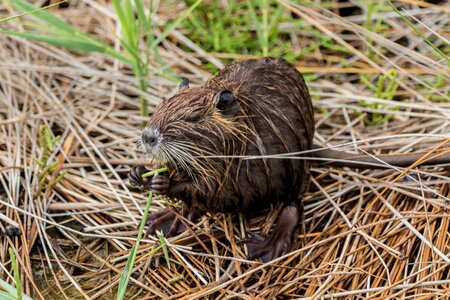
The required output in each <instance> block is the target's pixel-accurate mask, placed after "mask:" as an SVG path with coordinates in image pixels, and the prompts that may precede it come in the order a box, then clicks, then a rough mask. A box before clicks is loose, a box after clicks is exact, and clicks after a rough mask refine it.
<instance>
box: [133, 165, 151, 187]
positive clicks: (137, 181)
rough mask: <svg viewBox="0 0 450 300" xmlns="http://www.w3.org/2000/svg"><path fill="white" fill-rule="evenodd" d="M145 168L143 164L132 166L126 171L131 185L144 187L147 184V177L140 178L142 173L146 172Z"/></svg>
mask: <svg viewBox="0 0 450 300" xmlns="http://www.w3.org/2000/svg"><path fill="white" fill-rule="evenodd" d="M148 171H149V170H147V169H146V168H145V167H143V166H137V167H133V168H132V169H131V170H130V172H129V173H128V180H129V181H130V184H131V185H132V186H139V187H146V186H147V185H148V184H149V181H150V179H149V178H142V174H145V173H147V172H148Z"/></svg>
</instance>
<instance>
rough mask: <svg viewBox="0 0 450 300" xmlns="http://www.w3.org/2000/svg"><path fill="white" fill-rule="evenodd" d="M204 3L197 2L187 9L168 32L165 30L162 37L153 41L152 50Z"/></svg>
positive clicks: (198, 0)
mask: <svg viewBox="0 0 450 300" xmlns="http://www.w3.org/2000/svg"><path fill="white" fill-rule="evenodd" d="M201 2H202V0H197V1H195V2H194V4H192V5H191V6H190V7H189V8H188V9H186V10H185V11H184V12H183V14H182V15H181V16H179V17H178V19H176V20H175V21H174V22H173V23H171V24H170V25H169V26H168V27H167V28H166V30H164V32H163V33H161V35H160V36H159V37H158V38H157V39H155V40H154V41H153V43H152V44H151V46H150V47H151V48H153V47H156V46H157V45H158V44H159V43H160V42H162V41H163V40H164V39H165V38H166V37H167V36H168V35H169V34H170V33H171V32H172V31H173V30H174V29H175V28H176V27H177V26H178V25H179V24H180V23H181V22H183V20H184V19H185V18H186V17H187V16H188V15H189V14H190V13H191V12H192V11H193V10H194V9H195V8H196V7H197V6H198V5H199V4H200V3H201Z"/></svg>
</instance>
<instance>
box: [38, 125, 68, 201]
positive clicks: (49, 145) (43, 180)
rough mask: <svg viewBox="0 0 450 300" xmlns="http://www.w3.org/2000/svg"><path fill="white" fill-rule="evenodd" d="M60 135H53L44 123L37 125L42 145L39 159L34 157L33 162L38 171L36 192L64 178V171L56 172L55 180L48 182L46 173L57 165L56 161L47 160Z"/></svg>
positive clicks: (51, 172) (49, 172)
mask: <svg viewBox="0 0 450 300" xmlns="http://www.w3.org/2000/svg"><path fill="white" fill-rule="evenodd" d="M60 139H61V136H56V137H53V136H52V133H51V131H50V129H49V128H48V127H47V126H46V125H41V126H39V141H40V143H41V147H42V156H41V158H40V159H37V158H35V159H34V162H35V163H36V164H37V165H38V166H39V172H38V175H37V176H38V181H39V186H38V192H41V191H43V190H45V189H47V188H52V187H53V186H55V185H56V184H58V183H59V182H60V181H61V179H63V178H64V176H65V175H66V172H64V171H63V172H61V173H60V174H58V177H57V178H56V180H54V181H52V182H49V181H48V179H47V178H48V175H52V174H53V173H54V172H55V170H56V167H57V165H58V161H49V157H50V154H51V153H52V152H53V151H54V146H55V144H57V143H58V142H59V140H60Z"/></svg>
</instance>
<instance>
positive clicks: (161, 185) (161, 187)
mask: <svg viewBox="0 0 450 300" xmlns="http://www.w3.org/2000/svg"><path fill="white" fill-rule="evenodd" d="M169 186H170V180H169V177H168V176H167V175H161V174H159V175H156V176H155V177H153V178H152V182H151V184H150V189H151V190H152V192H153V193H155V194H158V195H166V194H167V192H168V190H169Z"/></svg>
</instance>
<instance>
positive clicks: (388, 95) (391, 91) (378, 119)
mask: <svg viewBox="0 0 450 300" xmlns="http://www.w3.org/2000/svg"><path fill="white" fill-rule="evenodd" d="M397 77H398V74H397V72H396V71H395V70H391V71H389V72H388V73H387V74H383V75H380V76H378V81H377V84H376V85H375V84H373V83H371V82H370V80H369V79H368V76H361V82H362V83H363V84H365V85H366V86H367V87H368V88H369V89H371V90H372V91H374V92H375V93H376V97H377V98H378V99H386V100H392V99H393V98H394V96H395V93H396V92H397V90H398V84H397V83H396V80H397ZM359 104H360V105H363V106H365V107H369V108H373V109H380V108H383V105H382V104H379V103H368V102H366V101H359ZM396 109H397V108H396V107H393V108H391V110H392V111H395V110H396ZM390 118H392V115H390V114H387V115H386V114H382V113H372V114H370V115H369V116H368V117H367V118H366V119H365V122H366V123H367V124H369V125H380V124H383V123H384V122H386V121H388V120H389V119H390Z"/></svg>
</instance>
